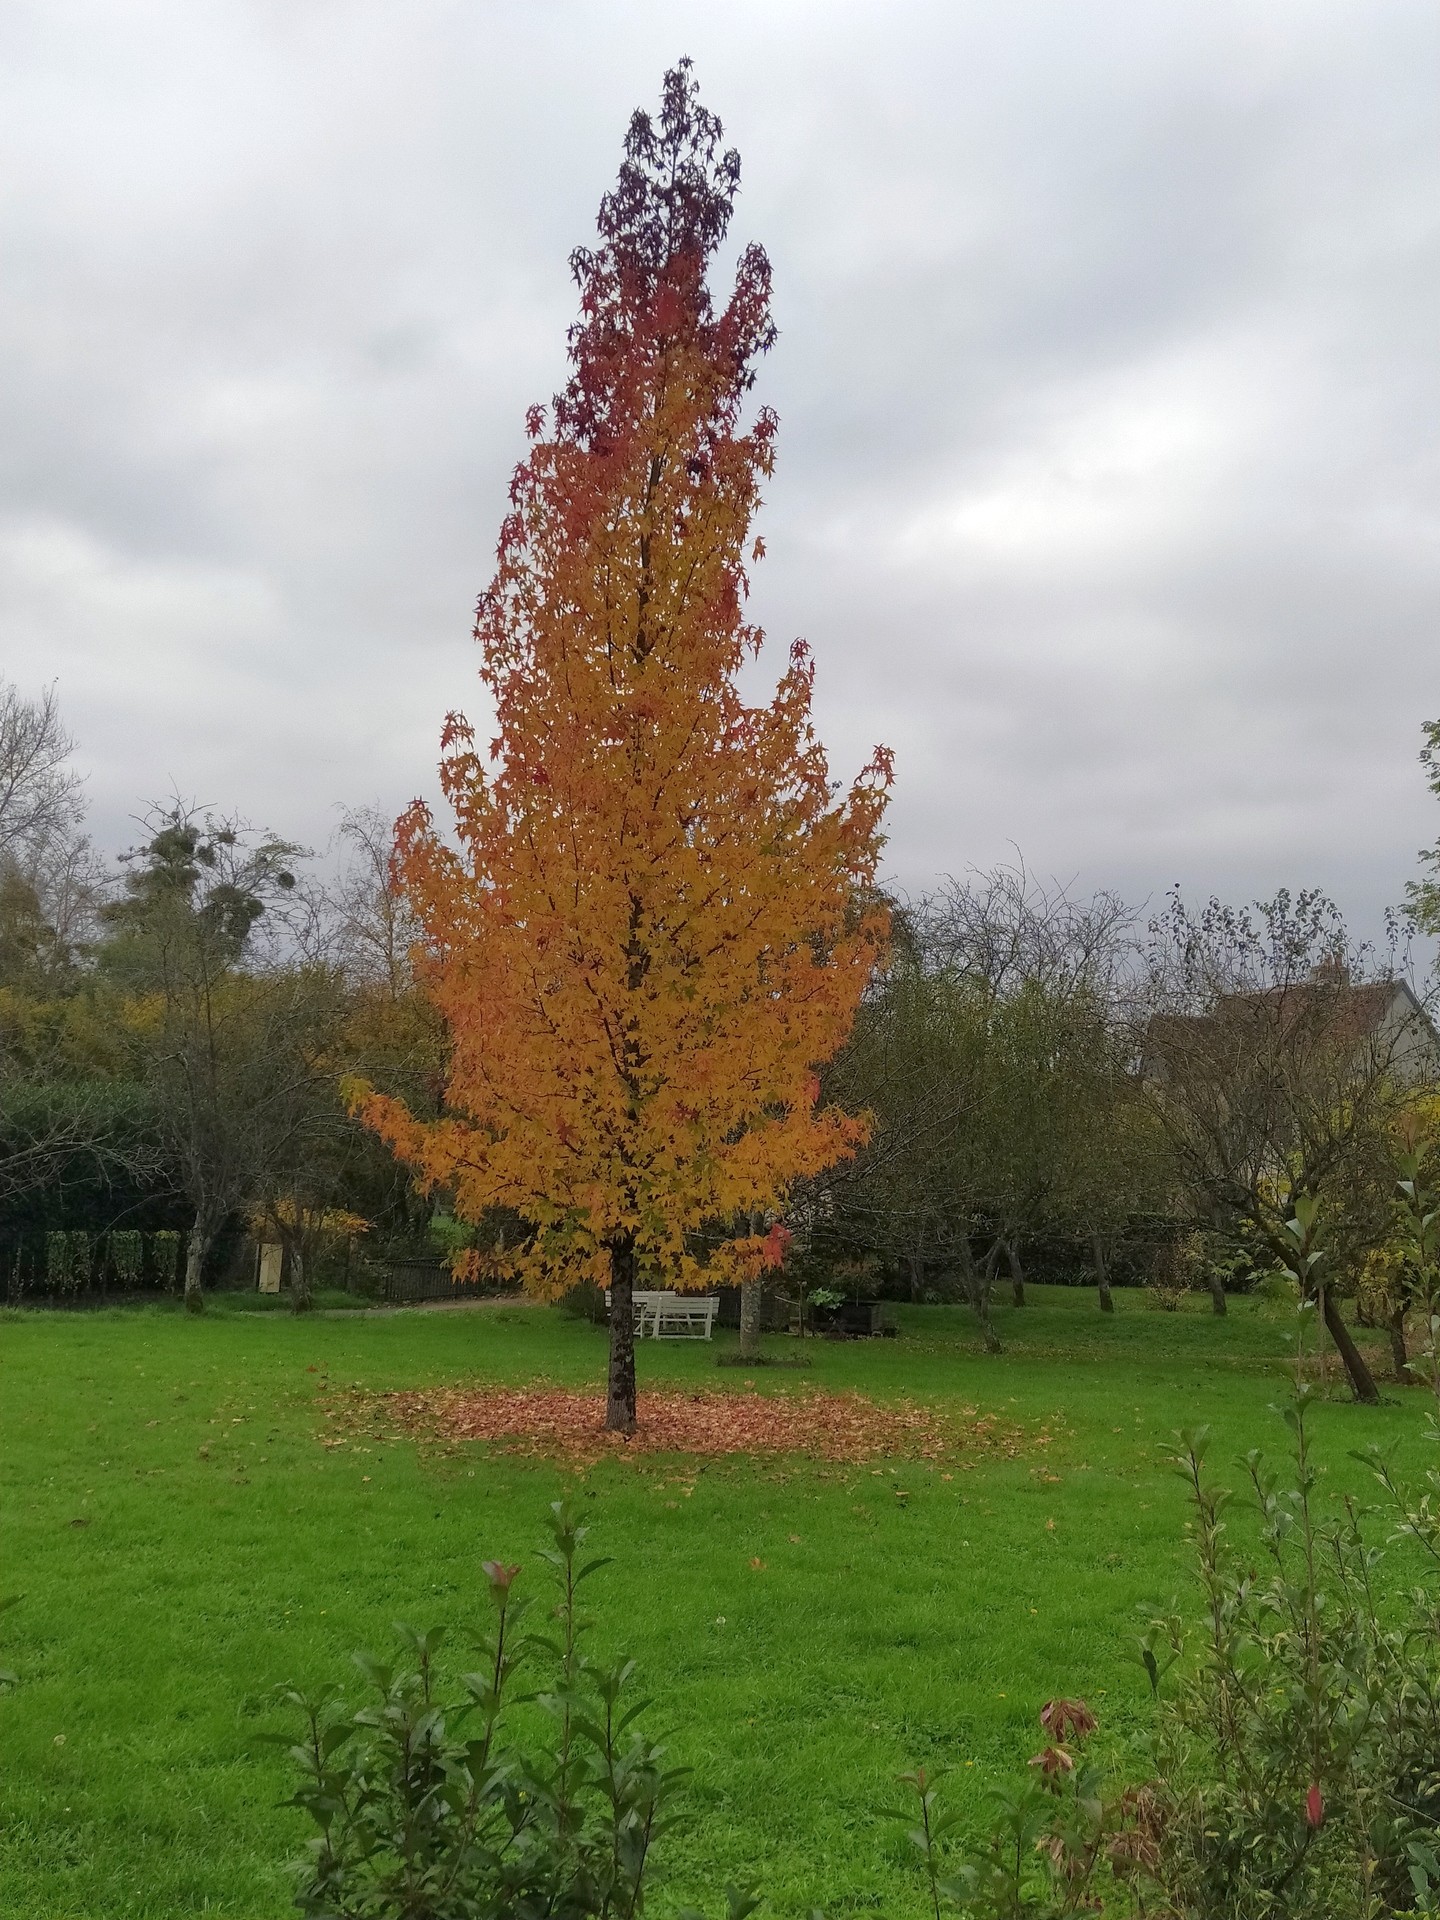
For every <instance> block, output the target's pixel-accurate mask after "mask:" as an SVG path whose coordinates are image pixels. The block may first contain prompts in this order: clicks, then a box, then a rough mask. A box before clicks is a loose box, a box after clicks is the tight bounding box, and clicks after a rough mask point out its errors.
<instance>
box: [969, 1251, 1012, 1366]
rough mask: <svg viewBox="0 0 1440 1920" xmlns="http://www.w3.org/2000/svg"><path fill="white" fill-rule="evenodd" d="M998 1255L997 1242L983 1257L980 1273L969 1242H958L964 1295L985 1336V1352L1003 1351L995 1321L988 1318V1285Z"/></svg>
mask: <svg viewBox="0 0 1440 1920" xmlns="http://www.w3.org/2000/svg"><path fill="white" fill-rule="evenodd" d="M998 1256H999V1244H998V1242H997V1244H996V1245H995V1246H993V1247H992V1248H991V1249H990V1252H989V1253H988V1254H987V1256H986V1259H985V1270H984V1272H983V1273H982V1272H981V1271H980V1270H979V1269H978V1268H977V1267H976V1265H975V1256H974V1255H973V1254H972V1253H971V1251H970V1242H969V1241H968V1240H965V1239H962V1240H961V1242H960V1278H961V1282H962V1284H963V1285H964V1288H965V1297H966V1299H967V1300H968V1301H969V1302H970V1305H971V1308H972V1309H973V1311H974V1314H975V1318H976V1319H977V1320H978V1321H979V1322H980V1331H981V1333H982V1334H983V1335H984V1336H985V1351H986V1352H987V1353H1003V1352H1004V1351H1005V1349H1004V1347H1003V1346H1002V1345H1001V1344H1000V1336H999V1334H998V1333H996V1331H995V1323H994V1321H993V1320H992V1319H991V1318H990V1287H991V1283H992V1282H993V1280H994V1278H995V1262H996V1259H997V1258H998Z"/></svg>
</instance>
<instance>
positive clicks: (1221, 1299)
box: [1207, 1266, 1230, 1315]
mask: <svg viewBox="0 0 1440 1920" xmlns="http://www.w3.org/2000/svg"><path fill="white" fill-rule="evenodd" d="M1207 1271H1208V1275H1209V1281H1210V1305H1211V1307H1212V1308H1213V1310H1214V1311H1215V1312H1216V1313H1218V1314H1222V1315H1223V1314H1226V1313H1228V1312H1229V1310H1230V1309H1229V1304H1228V1302H1227V1301H1226V1299H1225V1279H1224V1275H1223V1274H1221V1273H1220V1271H1219V1270H1218V1268H1216V1267H1213V1266H1212V1267H1210V1268H1209V1269H1208V1270H1207Z"/></svg>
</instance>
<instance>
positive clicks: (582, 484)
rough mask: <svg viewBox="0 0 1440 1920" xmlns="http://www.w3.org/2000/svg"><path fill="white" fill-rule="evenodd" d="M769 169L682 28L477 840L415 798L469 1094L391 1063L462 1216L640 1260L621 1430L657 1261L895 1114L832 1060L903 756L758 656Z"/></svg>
mask: <svg viewBox="0 0 1440 1920" xmlns="http://www.w3.org/2000/svg"><path fill="white" fill-rule="evenodd" d="M738 185H739V157H738V155H737V154H735V153H734V152H731V151H724V150H722V147H721V127H720V123H719V121H718V120H716V119H715V117H714V116H713V115H712V114H710V113H708V112H707V111H706V110H705V109H704V108H703V107H702V106H701V105H700V104H699V101H698V98H697V92H696V88H695V85H694V83H693V81H692V79H691V75H690V70H689V64H688V62H682V63H681V65H680V66H679V67H678V68H676V69H675V70H674V71H672V72H671V73H669V74H667V76H666V79H665V86H664V96H663V105H662V110H661V113H660V116H659V119H658V121H656V120H652V119H651V118H650V117H649V116H648V115H646V114H644V113H637V114H636V115H635V117H634V118H633V120H632V121H631V124H630V130H629V134H628V136H627V139H626V143H625V161H624V164H623V166H622V168H621V171H620V177H619V182H618V184H617V186H616V188H615V189H614V191H613V192H611V193H610V194H608V195H607V196H606V198H605V199H604V201H603V202H602V205H601V210H600V218H599V232H600V243H599V245H598V246H597V247H596V248H595V249H594V250H593V251H591V250H582V251H580V252H577V253H576V254H575V255H574V257H573V259H572V262H571V264H572V269H573V272H574V276H575V279H576V281H577V283H578V286H579V289H580V296H581V310H580V319H579V321H578V322H577V324H576V325H575V327H574V328H573V329H572V331H571V335H570V359H571V364H572V372H571V376H570V379H569V382H568V384H567V385H566V387H565V389H564V391H563V392H562V393H560V394H559V395H558V396H557V398H556V401H555V405H554V416H553V427H552V428H550V429H549V430H548V431H547V423H546V419H545V414H544V410H543V409H539V408H536V409H532V411H531V414H530V416H529V422H528V426H529V431H530V434H531V438H532V440H533V442H534V444H533V446H532V448H531V452H530V455H529V458H528V459H527V460H525V461H524V462H523V463H522V464H521V466H520V467H518V468H517V470H516V473H515V476H514V480H513V482H512V485H511V503H512V510H511V512H510V514H509V516H508V517H507V519H506V520H505V523H504V525H503V527H502V530H501V534H500V542H499V565H498V570H497V572H496V574H495V578H494V580H493V582H492V583H491V585H490V587H489V588H488V589H487V591H486V592H485V593H484V595H483V596H482V598H481V600H480V604H479V612H478V619H477V624H476V638H477V640H478V641H479V643H480V646H481V649H482V664H481V669H480V672H481V679H482V680H483V682H484V684H485V687H486V689H487V691H488V692H489V694H490V695H491V697H492V699H493V701H494V706H495V712H496V731H495V737H494V738H493V740H492V741H491V742H490V748H489V753H488V754H486V753H483V752H482V751H481V750H480V749H479V747H478V746H477V743H476V740H475V736H474V733H473V731H472V729H471V727H470V726H469V725H468V723H467V722H466V721H465V720H463V719H462V718H460V717H458V716H454V715H452V716H451V718H450V719H449V721H448V722H447V725H446V729H445V734H444V740H443V749H444V760H443V763H442V770H441V773H442V782H443V787H444V791H445V794H446V797H447V799H448V800H449V802H450V805H451V806H452V808H453V809H454V813H455V827H456V841H457V842H458V845H454V846H452V845H451V844H449V843H447V842H446V841H445V840H443V839H442V838H441V837H440V836H439V835H438V833H437V832H436V830H435V827H434V825H433V822H432V819H431V816H430V813H429V812H428V810H427V809H426V808H425V807H424V806H423V805H421V804H419V803H416V804H415V805H414V806H412V807H411V808H410V810H409V811H408V812H407V813H406V815H405V816H404V817H403V818H402V820H401V822H400V824H399V828H398V833H397V845H396V860H395V870H396V875H397V878H398V882H399V884H400V885H401V887H402V888H403V889H404V891H405V893H406V895H407V896H408V898H409V900H410V902H411V903H412V904H413V906H414V909H415V911H416V913H417V915H418V917H419V920H420V923H421V926H422V928H423V943H422V944H423V953H422V959H421V965H422V967H423V978H424V985H425V987H426V989H427V991H428V993H429V994H430V996H431V998H432V999H433V1001H434V1004H435V1005H436V1007H437V1008H438V1009H439V1010H440V1012H441V1013H442V1014H443V1016H444V1018H445V1020H446V1022H447V1024H448V1027H449V1031H450V1035H451V1042H452V1051H451V1063H450V1072H449V1082H448V1087H447V1111H446V1113H445V1115H444V1116H443V1117H442V1118H440V1119H438V1120H434V1121H430V1122H425V1121H422V1120H420V1119H418V1118H416V1117H415V1116H414V1115H412V1114H411V1113H410V1112H409V1110H408V1109H407V1108H406V1107H405V1106H404V1105H403V1104H402V1103H401V1102H398V1101H396V1100H394V1099H389V1098H386V1097H383V1096H381V1095H380V1094H378V1093H375V1092H373V1091H370V1090H368V1089H367V1090H364V1091H362V1092H361V1094H360V1095H359V1100H360V1107H361V1111H362V1112H363V1114H364V1115H365V1117H366V1119H367V1120H368V1121H369V1122H370V1124H371V1125H373V1126H374V1127H376V1128H377V1129H378V1130H379V1131H380V1132H381V1134H383V1135H384V1137H385V1138H386V1139H387V1140H388V1141H389V1142H390V1144H391V1145H392V1146H393V1148H394V1149H395V1150H396V1152H397V1153H398V1154H399V1155H400V1156H401V1157H402V1158H403V1159H405V1160H406V1161H407V1162H408V1163H410V1164H411V1165H413V1166H414V1167H416V1168H417V1169H418V1170H419V1172H420V1174H421V1176H422V1178H423V1179H424V1180H425V1181H426V1182H428V1183H429V1184H430V1185H432V1186H436V1187H442V1186H443V1187H444V1188H446V1189H448V1190H449V1191H450V1192H451V1193H452V1194H453V1197H454V1204H455V1207H456V1210H457V1212H458V1213H459V1214H460V1215H461V1216H462V1217H464V1218H469V1219H472V1220H473V1219H476V1218H478V1217H479V1215H480V1214H482V1213H483V1212H484V1211H485V1210H486V1209H487V1208H490V1207H496V1206H503V1207H509V1208H511V1209H513V1210H514V1211H516V1212H517V1213H519V1214H521V1215H522V1216H523V1217H524V1218H525V1219H526V1220H527V1221H529V1222H530V1223H531V1224H532V1227H533V1232H532V1233H531V1235H530V1237H529V1239H528V1240H527V1241H526V1243H525V1244H524V1246H523V1247H522V1248H521V1250H520V1252H519V1254H518V1256H517V1264H518V1266H519V1268H520V1270H521V1272H522V1274H523V1276H524V1278H525V1281H526V1283H527V1285H528V1286H529V1287H530V1288H531V1289H532V1290H533V1291H535V1292H537V1293H539V1294H542V1295H544V1294H552V1295H553V1294H554V1293H556V1292H558V1291H560V1290H562V1289H563V1288H565V1287H569V1286H572V1285H574V1284H575V1283H576V1281H577V1280H581V1279H585V1278H589V1279H593V1280H595V1281H598V1282H600V1283H602V1284H606V1285H608V1286H609V1287H610V1288H611V1289H612V1311H611V1336H610V1342H611V1344H610V1379H609V1397H608V1405H607V1410H606V1424H607V1426H609V1427H611V1428H612V1429H618V1430H620V1431H629V1430H631V1429H632V1428H633V1426H634V1424H635V1365H634V1353H633V1346H632V1340H631V1292H632V1288H633V1287H634V1285H635V1283H636V1280H637V1277H638V1278H640V1279H641V1281H642V1283H643V1281H644V1280H645V1279H652V1278H653V1279H654V1280H661V1281H663V1283H664V1284H666V1285H670V1286H675V1287H679V1288H686V1287H695V1286H699V1285H703V1284H706V1283H707V1281H710V1280H713V1279H714V1278H716V1277H719V1276H720V1275H722V1274H725V1273H735V1272H738V1273H744V1272H746V1271H750V1272H753V1271H755V1270H756V1268H757V1266H758V1265H759V1263H761V1262H763V1261H765V1260H766V1259H769V1260H772V1261H773V1260H774V1259H775V1258H777V1257H778V1254H779V1252H780V1250H781V1246H782V1243H783V1239H784V1235H783V1230H780V1229H778V1228H777V1229H772V1231H771V1232H770V1233H769V1234H768V1235H764V1236H762V1235H761V1234H759V1233H758V1232H756V1231H755V1228H754V1224H753V1223H754V1222H755V1220H756V1218H757V1216H758V1217H760V1218H761V1219H763V1218H764V1217H766V1216H769V1217H772V1218H773V1217H774V1216H775V1215H777V1214H778V1213H779V1211H780V1210H781V1209H782V1208H783V1204H784V1199H785V1194H786V1191H787V1188H788V1187H789V1185H790V1183H791V1182H792V1181H794V1180H795V1179H797V1178H799V1177H801V1176H803V1175H807V1174H811V1173H815V1172H817V1171H819V1170H820V1169H821V1168H822V1167H824V1166H827V1165H829V1164H830V1163H832V1162H833V1161H835V1160H836V1159H837V1158H839V1157H841V1156H843V1155H845V1154H847V1153H849V1152H852V1151H853V1150H854V1149H855V1147H856V1146H857V1145H858V1144H859V1143H860V1142H861V1140H862V1139H863V1137H864V1133H865V1121H864V1118H863V1116H856V1115H852V1114H847V1113H845V1112H842V1111H839V1110H837V1109H835V1108H833V1107H822V1106H821V1105H820V1104H819V1083H818V1079H817V1076H816V1071H815V1069H816V1067H817V1066H818V1065H819V1064H820V1063H822V1062H823V1061H825V1060H826V1059H828V1058H829V1056H830V1055H831V1054H832V1053H833V1052H834V1051H835V1049H836V1048H837V1047H838V1046H839V1045H840V1043H841V1041H842V1040H843V1039H844V1037H845V1034H846V1032H847V1030H848V1028H849V1026H850V1023H851V1021H852V1019H853V1017H854V1013H855V1009H856V1007H857V1005H858V1003H859V1000H860V996H861V994H862V992H863V990H864V987H865V983H866V981H867V980H868V979H869V978H870V976H871V973H872V971H873V969H874V966H875V963H876V959H877V957H878V955H879V953H880V951H881V949H882V947H883V944H884V941H885V938H886V934H887V923H886V917H885V914H884V912H883V910H881V908H880V907H879V906H878V905H877V904H876V902H875V898H874V881H875V868H876V861H877V858H878V853H879V848H880V835H879V826H880V820H881V815H882V812H883V809H884V804H885V798H886V790H887V788H888V786H889V781H890V763H889V757H888V755H887V754H886V753H884V752H883V751H879V750H877V752H876V754H875V757H874V760H873V761H872V763H871V765H870V766H869V767H867V768H866V769H865V771H864V772H863V773H862V774H861V775H860V776H859V778H858V780H857V781H856V782H855V784H854V786H853V787H852V788H851V789H850V791H849V793H848V795H846V796H844V797H841V796H839V795H838V794H837V790H836V788H835V787H834V786H833V785H832V783H831V780H830V775H829V769H828V766H827V763H826V758H825V753H824V750H823V748H822V746H821V744H820V742H819V741H818V740H817V739H816V737H815V732H814V728H813V725H812V721H811V707H810V703H811V685H812V668H811V663H810V659H809V655H808V652H807V650H806V648H805V647H804V646H803V644H799V643H797V644H796V645H795V646H794V647H793V648H792V650H791V654H790V659H789V664H788V667H787V669H786V671H785V673H784V675H783V676H782V678H781V679H780V682H779V685H778V687H777V688H776V691H775V694H774V696H773V698H772V699H771V700H770V701H769V702H768V703H767V704H765V705H763V706H750V705H747V704H746V702H745V701H744V700H743V699H742V697H741V693H740V690H739V687H738V684H737V681H738V676H739V674H740V671H741V668H742V666H743V665H744V663H745V662H746V660H747V659H748V658H750V657H753V656H754V655H755V654H756V653H758V651H759V649H760V646H761V641H762V635H761V633H760V630H759V629H758V628H757V627H755V626H753V625H751V624H749V623H748V622H747V621H746V619H745V616H744V604H745V599H746V595H747V592H748V578H747V573H746V565H747V559H758V558H759V557H760V555H761V552H762V550H763V549H762V546H761V543H760V542H759V541H758V540H756V541H754V543H753V545H752V544H751V537H750V521H751V518H752V516H753V515H754V513H755V511H756V509H757V507H758V506H759V503H760V492H759V489H760V486H761V483H762V481H763V480H764V478H765V477H766V476H767V475H768V474H769V473H770V472H771V470H772V466H773V461H774V442H775V429H776V421H775V417H774V415H773V414H772V413H771V412H770V411H769V410H768V409H760V410H759V411H758V412H757V413H756V415H755V416H754V418H753V420H751V421H750V423H749V424H748V425H747V424H746V423H745V422H744V420H743V419H742V413H743V411H744V407H745V398H746V395H747V394H748V393H749V391H750V389H751V387H752V384H753V381H754V368H755V362H756V359H757V357H758V356H759V355H760V354H762V353H763V352H764V351H765V350H766V349H767V348H768V347H769V346H770V344H771V342H772V340H773V338H774V326H773V323H772V320H771V317H770V267H769V263H768V261H767V260H766V257H765V255H764V253H763V252H762V251H761V249H760V248H759V247H755V246H751V247H749V248H747V249H746V250H745V252H744V253H743V254H742V255H741V256H740V261H739V265H738V269H737V272H736V279H735V286H734V291H733V293H732V294H731V296H730V299H729V300H728V302H727V303H726V304H725V306H724V307H723V309H722V310H720V311H718V312H717V311H716V307H715V305H714V303H713V302H712V298H711V294H710V290H709V287H708V285H707V269H708V267H709V265H710V262H711V260H712V258H713V256H714V254H715V252H716V249H717V248H718V247H719V246H720V244H721V242H722V241H723V239H724V236H725V233H726V230H727V227H728V225H729V221H730V216H731V212H732V209H733V206H734V200H735V194H736V191H737V189H738ZM742 1223H750V1228H749V1231H748V1232H746V1231H744V1230H743V1227H742ZM717 1226H718V1235H719V1244H718V1245H717V1244H716V1232H715V1230H716V1229H717ZM706 1229H708V1230H710V1231H709V1232H708V1233H706V1232H702V1230H706ZM731 1229H733V1231H731ZM702 1241H703V1242H704V1243H705V1244H706V1245H707V1246H708V1258H707V1259H705V1260H703V1261H702V1260H701V1258H700V1257H699V1256H698V1254H697V1247H698V1246H699V1245H700V1244H701V1242H702Z"/></svg>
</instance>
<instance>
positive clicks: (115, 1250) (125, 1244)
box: [109, 1230, 145, 1287]
mask: <svg viewBox="0 0 1440 1920" xmlns="http://www.w3.org/2000/svg"><path fill="white" fill-rule="evenodd" d="M109 1251H110V1268H111V1271H112V1272H113V1273H114V1275H115V1278H116V1280H117V1281H118V1282H119V1283H120V1285H121V1286H122V1287H136V1286H139V1284H140V1271H141V1267H142V1265H143V1263H144V1258H145V1236H144V1235H143V1234H140V1233H136V1232H134V1231H133V1230H125V1231H120V1230H117V1231H116V1232H114V1233H112V1234H110V1235H109Z"/></svg>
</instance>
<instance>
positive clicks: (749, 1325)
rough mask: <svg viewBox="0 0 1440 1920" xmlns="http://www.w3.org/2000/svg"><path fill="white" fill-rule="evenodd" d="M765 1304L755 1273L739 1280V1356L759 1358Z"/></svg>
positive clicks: (761, 1281) (763, 1285)
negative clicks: (752, 1276)
mask: <svg viewBox="0 0 1440 1920" xmlns="http://www.w3.org/2000/svg"><path fill="white" fill-rule="evenodd" d="M612 1291H613V1290H612ZM764 1304H765V1283H764V1281H763V1280H762V1279H761V1278H760V1276H759V1274H756V1275H755V1276H754V1278H753V1279H750V1280H742V1281H741V1282H740V1358H741V1359H742V1360H758V1359H759V1358H760V1320H761V1314H762V1311H763V1308H764Z"/></svg>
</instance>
